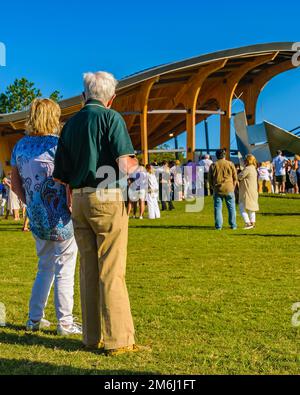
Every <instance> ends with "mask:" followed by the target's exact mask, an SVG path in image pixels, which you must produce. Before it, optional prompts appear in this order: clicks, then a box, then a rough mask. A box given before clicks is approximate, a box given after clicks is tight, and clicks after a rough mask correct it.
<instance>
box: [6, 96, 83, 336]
mask: <svg viewBox="0 0 300 395" xmlns="http://www.w3.org/2000/svg"><path fill="white" fill-rule="evenodd" d="M60 113H61V112H60V107H59V106H58V104H56V103H55V102H53V101H52V100H49V99H35V100H34V101H33V102H32V104H31V108H30V112H29V117H28V120H27V136H25V137H24V138H22V139H21V140H20V141H19V142H18V143H17V144H16V146H15V147H14V150H13V153H12V159H11V165H12V189H13V190H14V191H15V192H16V194H17V195H18V196H19V198H20V199H21V200H22V202H23V203H24V204H26V206H27V214H28V218H29V220H30V227H31V231H32V234H33V236H34V238H35V241H36V251H37V255H38V258H39V263H38V272H37V276H36V279H35V282H34V285H33V289H32V294H31V299H30V303H29V320H28V321H27V324H26V329H27V330H28V331H37V330H39V329H42V328H45V327H49V326H50V323H49V321H47V320H45V319H44V310H45V307H46V305H47V300H48V296H49V293H50V290H51V287H52V284H53V283H54V299H55V310H56V317H57V320H58V325H57V332H58V334H60V335H64V336H67V335H71V334H80V333H81V328H80V326H79V325H78V324H76V323H74V321H73V314H72V311H73V295H74V274H75V265H76V257H77V245H76V242H75V238H74V235H73V225H72V220H71V214H70V211H69V209H68V206H67V198H66V188H65V186H63V185H61V184H58V183H56V182H55V181H54V180H53V177H52V173H53V168H54V156H55V152H56V149H57V143H58V135H59V133H60V124H59V118H60Z"/></svg>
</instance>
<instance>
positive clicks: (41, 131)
mask: <svg viewBox="0 0 300 395" xmlns="http://www.w3.org/2000/svg"><path fill="white" fill-rule="evenodd" d="M60 115H61V110H60V107H59V105H58V104H57V103H55V102H54V101H53V100H51V99H34V100H33V102H32V103H31V106H30V111H29V115H28V119H27V122H26V129H27V132H28V134H29V135H32V136H34V135H39V136H45V135H48V134H56V135H59V134H60V130H61V127H60V123H59V118H60Z"/></svg>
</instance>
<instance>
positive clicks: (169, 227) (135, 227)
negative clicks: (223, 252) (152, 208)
mask: <svg viewBox="0 0 300 395" xmlns="http://www.w3.org/2000/svg"><path fill="white" fill-rule="evenodd" d="M129 228H131V229H184V230H194V229H202V230H215V228H214V227H213V226H206V225H204V226H201V225H137V226H134V225H133V226H131V225H130V226H129Z"/></svg>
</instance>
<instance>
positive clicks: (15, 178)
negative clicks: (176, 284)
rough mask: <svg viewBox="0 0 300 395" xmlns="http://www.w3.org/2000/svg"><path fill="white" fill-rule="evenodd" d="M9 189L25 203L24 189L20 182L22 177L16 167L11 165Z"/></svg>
mask: <svg viewBox="0 0 300 395" xmlns="http://www.w3.org/2000/svg"><path fill="white" fill-rule="evenodd" d="M11 189H12V191H13V192H15V194H16V195H17V196H18V198H19V199H20V200H21V201H22V202H23V203H24V204H26V197H25V191H24V188H23V184H22V178H21V176H20V173H19V170H18V168H17V167H13V168H12V171H11Z"/></svg>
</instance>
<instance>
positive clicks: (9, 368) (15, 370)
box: [0, 358, 157, 376]
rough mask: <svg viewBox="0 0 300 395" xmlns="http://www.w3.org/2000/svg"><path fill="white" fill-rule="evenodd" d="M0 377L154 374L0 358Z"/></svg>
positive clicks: (150, 373)
mask: <svg viewBox="0 0 300 395" xmlns="http://www.w3.org/2000/svg"><path fill="white" fill-rule="evenodd" d="M0 372H1V373H0V375H20V374H21V375H107V376H109V375H153V374H157V373H154V372H144V371H140V372H137V371H132V370H103V369H98V368H97V367H91V368H90V369H84V368H75V367H72V366H63V365H53V364H50V363H46V362H33V361H29V360H27V359H7V358H0Z"/></svg>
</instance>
